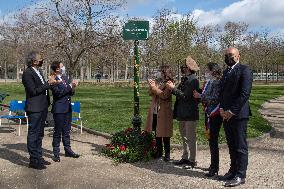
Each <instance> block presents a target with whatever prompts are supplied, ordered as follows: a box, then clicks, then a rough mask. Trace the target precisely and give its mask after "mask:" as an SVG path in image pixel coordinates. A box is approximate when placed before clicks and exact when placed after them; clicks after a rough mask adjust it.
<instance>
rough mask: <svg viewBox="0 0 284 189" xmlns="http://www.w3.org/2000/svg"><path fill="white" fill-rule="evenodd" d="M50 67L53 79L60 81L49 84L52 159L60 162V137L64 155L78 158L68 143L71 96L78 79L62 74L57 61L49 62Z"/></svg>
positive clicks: (60, 66)
mask: <svg viewBox="0 0 284 189" xmlns="http://www.w3.org/2000/svg"><path fill="white" fill-rule="evenodd" d="M62 68H63V69H62ZM51 69H52V71H53V72H52V75H54V76H55V79H56V80H58V81H61V83H60V84H58V85H53V86H51V91H52V96H53V103H52V109H51V112H52V114H53V119H54V123H55V126H54V133H53V141H52V147H53V154H54V157H53V158H52V159H53V161H55V162H60V157H59V154H60V153H59V152H60V141H61V139H62V142H63V146H64V151H65V156H66V157H72V158H79V156H80V155H79V154H76V153H75V152H73V150H72V149H71V144H70V130H71V121H72V108H71V96H73V95H74V94H75V88H76V87H77V86H78V81H76V80H73V81H71V80H69V79H68V78H67V76H65V75H63V73H64V71H65V70H64V65H63V64H62V63H61V62H59V61H54V62H53V63H52V64H51Z"/></svg>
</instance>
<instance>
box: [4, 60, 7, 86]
mask: <svg viewBox="0 0 284 189" xmlns="http://www.w3.org/2000/svg"><path fill="white" fill-rule="evenodd" d="M4 69H5V70H4V72H5V74H4V78H5V81H6V79H7V59H5V68H4Z"/></svg>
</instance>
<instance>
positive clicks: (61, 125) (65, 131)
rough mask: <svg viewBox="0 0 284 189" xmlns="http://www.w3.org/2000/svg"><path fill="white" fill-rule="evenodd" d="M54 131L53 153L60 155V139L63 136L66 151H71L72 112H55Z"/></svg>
mask: <svg viewBox="0 0 284 189" xmlns="http://www.w3.org/2000/svg"><path fill="white" fill-rule="evenodd" d="M53 119H54V123H55V126H54V133H53V141H52V147H53V154H54V155H56V156H58V155H59V152H60V140H61V137H62V142H63V146H64V150H65V153H68V152H70V151H71V145H70V130H71V121H72V113H71V112H68V113H54V114H53Z"/></svg>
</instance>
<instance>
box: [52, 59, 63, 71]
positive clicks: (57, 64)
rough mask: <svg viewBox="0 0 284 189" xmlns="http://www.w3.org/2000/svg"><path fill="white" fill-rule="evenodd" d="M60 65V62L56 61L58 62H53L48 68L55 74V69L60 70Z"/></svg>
mask: <svg viewBox="0 0 284 189" xmlns="http://www.w3.org/2000/svg"><path fill="white" fill-rule="evenodd" d="M60 63H61V62H60V61H58V60H56V61H53V62H52V63H51V66H50V68H51V70H52V71H54V72H56V69H57V68H60Z"/></svg>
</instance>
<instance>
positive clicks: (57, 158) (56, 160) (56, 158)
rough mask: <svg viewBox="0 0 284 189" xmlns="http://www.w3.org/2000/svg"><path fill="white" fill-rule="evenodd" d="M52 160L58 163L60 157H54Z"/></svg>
mask: <svg viewBox="0 0 284 189" xmlns="http://www.w3.org/2000/svg"><path fill="white" fill-rule="evenodd" d="M52 160H53V161H54V162H60V157H59V156H54V157H52Z"/></svg>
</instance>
